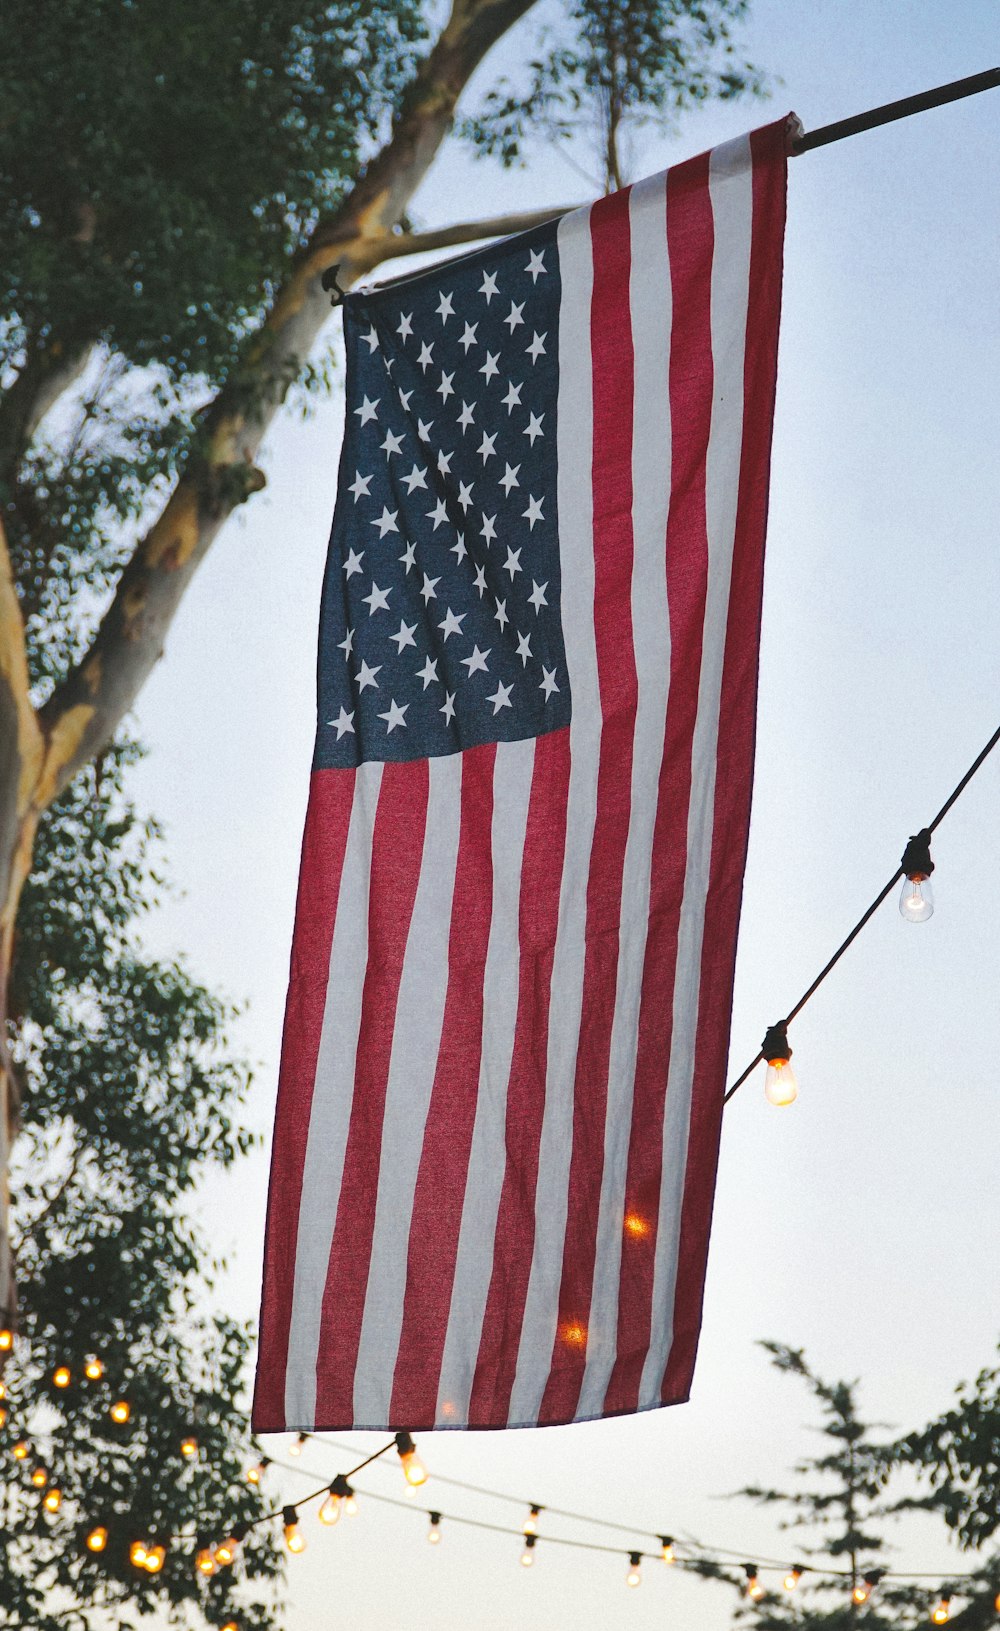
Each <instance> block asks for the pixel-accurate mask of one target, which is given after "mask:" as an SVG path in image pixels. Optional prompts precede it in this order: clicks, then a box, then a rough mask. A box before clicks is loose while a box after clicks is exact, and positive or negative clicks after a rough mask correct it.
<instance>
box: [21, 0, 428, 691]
mask: <svg viewBox="0 0 1000 1631" xmlns="http://www.w3.org/2000/svg"><path fill="white" fill-rule="evenodd" d="M423 34H424V27H423V22H422V17H421V7H420V4H419V0H336V3H335V4H331V3H330V0H267V3H266V4H256V3H255V4H246V3H245V0H213V3H212V4H211V5H205V4H203V3H202V0H171V4H170V5H169V6H164V5H163V4H160V3H158V0H59V3H58V4H57V3H55V0H41V3H38V0H10V3H9V4H8V5H7V6H6V7H5V9H4V39H5V50H4V53H3V57H2V60H0V101H2V104H3V107H4V116H3V119H2V120H0V235H2V237H3V242H4V256H3V272H2V274H0V280H2V281H0V300H2V303H3V304H2V310H3V312H4V313H5V314H6V315H5V317H4V320H3V321H2V323H0V391H2V396H0V506H2V511H3V516H4V520H5V523H6V528H7V532H8V536H9V540H10V546H11V552H12V557H13V562H14V569H15V578H16V581H17V583H18V586H19V592H20V594H21V596H22V603H23V606H24V609H25V612H26V614H27V615H28V620H29V629H28V632H29V645H30V652H31V658H32V667H33V674H34V678H35V681H36V685H37V686H38V694H39V696H44V694H45V693H46V691H47V690H48V689H50V687H51V685H52V683H53V682H54V681H55V680H56V679H58V678H59V677H61V674H62V673H63V672H64V671H65V670H66V668H67V667H68V665H69V664H70V663H71V662H72V661H73V660H74V658H75V657H76V656H78V655H79V652H80V649H81V642H82V641H84V640H85V639H86V638H87V637H88V634H89V632H90V630H91V628H92V625H93V617H94V614H95V611H96V608H97V607H98V606H99V604H100V601H101V597H102V596H103V594H104V593H105V591H106V590H107V588H108V586H109V584H110V583H111V581H112V580H113V579H114V577H115V576H116V575H117V573H118V571H119V570H120V567H121V566H122V564H123V562H124V561H125V559H127V557H128V554H129V553H130V551H131V548H132V545H133V544H134V541H135V536H136V534H137V530H138V527H139V523H140V522H141V521H142V519H143V518H144V517H145V518H147V519H148V518H149V515H150V512H151V510H153V509H155V508H157V507H158V506H159V504H160V503H162V500H163V497H164V496H165V493H166V491H167V489H168V487H169V485H170V484H171V483H172V481H173V479H174V477H175V476H176V474H177V472H178V470H179V469H180V467H181V465H182V464H183V463H184V461H185V458H186V457H187V455H188V453H189V451H190V449H191V446H192V442H193V438H194V436H195V434H196V431H197V428H198V426H199V423H200V410H201V409H202V408H203V406H204V405H205V403H206V402H207V401H208V400H210V398H211V397H212V395H213V394H214V392H215V391H216V390H217V389H218V387H219V386H220V385H221V384H222V383H223V382H224V380H225V379H226V378H227V376H228V375H229V373H230V372H231V370H232V368H233V366H234V364H235V361H236V359H237V356H238V354H239V351H240V348H241V346H242V345H244V344H245V342H246V339H247V336H248V335H250V334H252V333H253V331H254V330H255V329H256V328H257V327H258V326H259V324H260V321H261V318H262V316H263V314H264V312H265V310H266V308H267V306H268V304H269V303H270V301H271V299H272V297H273V293H274V290H275V287H276V285H277V284H278V282H280V280H281V278H282V276H283V274H284V272H285V269H286V268H287V265H288V262H289V259H290V257H291V255H292V254H293V253H294V252H295V250H296V249H297V248H298V247H299V246H300V245H301V244H302V242H303V240H304V238H305V237H306V236H307V235H308V233H309V231H310V230H311V228H312V226H313V225H314V224H315V221H316V219H317V217H318V216H319V214H320V212H323V211H329V210H331V209H332V208H334V207H335V206H336V204H337V203H338V201H339V200H340V199H341V198H342V197H343V195H344V193H345V192H346V190H347V189H348V188H349V186H350V184H351V183H352V181H353V180H354V178H355V177H356V175H357V173H358V170H359V168H360V166H361V164H362V162H363V159H364V156H365V154H366V153H367V152H369V151H370V150H371V149H372V148H373V146H374V144H375V143H376V141H377V140H378V138H379V136H380V135H384V133H385V130H386V128H387V125H388V122H389V120H390V118H391V115H392V112H393V110H394V109H395V107H396V106H397V104H398V102H399V100H400V98H401V95H402V90H403V87H404V85H405V84H406V83H407V81H408V79H409V77H410V75H411V73H412V68H413V63H414V58H415V53H416V50H417V47H418V45H419V43H420V42H421V40H422V38H423ZM302 360H303V363H304V362H305V359H302ZM81 369H82V378H81V381H80V388H79V391H78V393H77V400H75V401H74V403H73V405H72V407H71V408H69V409H67V410H66V411H65V412H61V413H60V415H58V416H54V417H55V422H54V423H53V422H51V421H50V422H49V423H47V424H46V426H45V433H44V435H42V436H41V437H35V436H34V434H33V433H34V431H35V429H36V426H35V424H34V422H33V417H32V416H33V413H34V412H35V410H36V407H37V404H38V403H39V401H42V402H44V401H46V400H47V397H46V392H47V391H48V392H49V393H50V394H51V395H54V394H55V393H56V391H57V389H58V387H59V385H60V384H61V383H63V382H65V380H66V379H67V378H69V379H72V377H73V375H74V374H75V373H77V372H79V371H80V370H81ZM74 607H75V608H76V610H77V612H78V613H79V611H80V610H81V608H82V607H87V608H88V609H89V611H90V614H91V615H90V617H81V616H79V615H76V616H73V615H71V611H72V608H74Z"/></svg>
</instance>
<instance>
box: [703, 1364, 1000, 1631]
mask: <svg viewBox="0 0 1000 1631" xmlns="http://www.w3.org/2000/svg"><path fill="white" fill-rule="evenodd" d="M762 1346H763V1347H764V1348H765V1349H766V1350H767V1352H768V1353H769V1354H770V1355H771V1358H772V1360H773V1362H774V1364H775V1365H776V1366H777V1368H778V1370H780V1371H783V1372H785V1373H786V1374H787V1375H790V1376H795V1377H798V1378H799V1380H800V1381H802V1382H803V1383H804V1384H805V1386H806V1387H807V1388H808V1390H809V1392H810V1394H811V1395H812V1397H813V1399H814V1401H815V1402H816V1404H817V1405H818V1406H819V1410H820V1414H821V1417H822V1428H821V1431H822V1434H823V1437H824V1440H825V1441H826V1444H825V1452H824V1453H822V1454H820V1455H817V1456H812V1457H810V1458H809V1459H808V1460H806V1461H804V1462H801V1463H800V1464H799V1465H798V1466H797V1467H796V1468H795V1471H796V1473H797V1474H798V1476H799V1479H800V1480H809V1482H808V1483H805V1484H799V1485H797V1486H796V1487H795V1488H794V1489H791V1490H777V1489H769V1488H768V1489H762V1488H757V1487H751V1488H748V1489H743V1490H741V1491H740V1492H739V1493H740V1494H741V1495H744V1496H748V1497H749V1498H750V1499H751V1500H753V1501H757V1502H759V1503H760V1504H762V1505H765V1506H768V1507H775V1508H779V1509H781V1508H783V1509H784V1510H785V1511H786V1512H787V1513H788V1514H789V1516H788V1517H787V1518H786V1519H785V1520H784V1521H783V1522H782V1524H781V1527H782V1529H784V1530H786V1531H788V1532H789V1533H790V1534H791V1535H792V1536H793V1537H794V1539H793V1542H792V1545H791V1546H790V1548H789V1557H788V1563H787V1569H788V1572H787V1574H786V1575H785V1577H784V1582H783V1584H782V1585H780V1586H779V1585H778V1584H777V1582H773V1583H772V1582H771V1581H769V1580H766V1579H765V1578H763V1577H757V1579H756V1582H755V1581H754V1578H753V1576H752V1575H748V1574H747V1573H746V1572H745V1571H743V1570H734V1569H733V1568H732V1566H731V1565H725V1564H719V1563H714V1562H711V1561H709V1562H704V1563H698V1564H695V1565H693V1566H694V1567H695V1568H696V1569H697V1570H698V1572H699V1573H701V1574H702V1575H704V1576H705V1577H706V1578H709V1579H715V1580H725V1581H727V1582H728V1583H729V1584H730V1586H732V1587H733V1588H735V1590H736V1591H737V1592H738V1593H739V1601H738V1605H737V1608H736V1612H735V1616H734V1618H735V1620H736V1621H737V1622H740V1623H746V1622H750V1623H751V1624H752V1625H753V1626H754V1627H756V1628H757V1631H790V1628H792V1627H795V1628H797V1631H910V1628H911V1627H916V1626H918V1625H921V1624H923V1625H926V1624H927V1623H928V1619H929V1607H930V1605H929V1604H928V1590H929V1589H930V1588H929V1586H927V1585H926V1584H923V1583H921V1582H919V1581H915V1580H914V1581H907V1580H905V1579H899V1578H894V1577H893V1574H892V1560H891V1557H890V1556H889V1555H888V1542H887V1541H886V1538H885V1524H886V1521H887V1520H888V1519H891V1518H894V1517H898V1516H899V1515H900V1514H901V1513H903V1512H906V1511H910V1510H913V1509H914V1508H915V1507H923V1508H925V1509H935V1503H934V1502H933V1501H931V1502H926V1501H918V1500H914V1498H913V1497H912V1496H902V1497H898V1498H897V1497H896V1496H894V1495H891V1494H890V1490H889V1486H890V1483H891V1480H892V1478H893V1476H894V1475H895V1474H896V1473H898V1472H899V1471H900V1469H901V1468H903V1467H905V1466H907V1465H911V1466H912V1465H918V1466H925V1465H927V1461H925V1459H924V1458H925V1457H927V1458H932V1457H933V1453H934V1452H933V1446H935V1445H937V1444H939V1443H940V1442H941V1439H940V1432H941V1424H940V1423H938V1424H932V1426H931V1427H929V1428H928V1429H927V1430H926V1432H925V1433H922V1434H914V1435H911V1436H910V1437H909V1438H907V1439H903V1440H898V1441H893V1440H890V1439H887V1438H881V1437H879V1436H878V1435H877V1432H876V1428H875V1426H874V1425H873V1424H872V1423H869V1422H866V1421H864V1420H863V1419H862V1417H861V1416H860V1415H859V1413H858V1407H857V1399H856V1394H857V1383H855V1382H826V1381H824V1380H823V1379H822V1378H821V1377H819V1376H818V1375H817V1374H816V1373H815V1371H813V1370H812V1369H811V1368H810V1366H809V1365H808V1364H807V1363H806V1360H805V1357H804V1355H803V1353H802V1351H801V1350H800V1349H796V1348H787V1347H783V1346H782V1345H780V1344H779V1343H774V1342H765V1343H763V1344H762ZM986 1374H987V1373H984V1375H986ZM993 1380H994V1383H995V1380H996V1378H995V1375H994V1378H993ZM982 1381H983V1378H982V1377H981V1378H980V1383H982ZM985 1396H986V1395H981V1397H985ZM964 1403H965V1404H966V1405H969V1404H971V1403H972V1401H970V1400H969V1399H968V1398H965V1400H964ZM973 1408H974V1407H973ZM992 1408H993V1415H992V1433H993V1443H994V1446H995V1445H996V1442H997V1435H998V1416H997V1413H996V1397H995V1393H994V1396H993V1407H992ZM946 1419H947V1418H942V1420H943V1421H944V1420H946ZM944 1431H945V1432H946V1433H948V1432H953V1429H952V1428H947V1429H944ZM960 1476H961V1475H960ZM987 1489H988V1485H985V1484H984V1487H983V1494H984V1495H986V1493H987ZM936 1509H937V1510H942V1509H943V1510H944V1511H945V1512H946V1515H948V1517H949V1522H950V1523H951V1525H952V1527H953V1528H955V1529H957V1530H958V1531H959V1533H960V1534H961V1535H963V1536H964V1538H965V1542H966V1544H973V1543H974V1538H975V1540H982V1539H985V1538H986V1535H987V1529H986V1528H985V1527H982V1526H980V1527H976V1526H975V1525H973V1526H972V1527H971V1528H970V1527H969V1526H968V1519H969V1507H968V1505H967V1504H965V1503H963V1501H962V1500H961V1499H960V1498H958V1497H957V1489H956V1486H955V1485H954V1484H953V1485H952V1488H951V1499H950V1502H940V1503H937V1504H936ZM960 1514H961V1515H960ZM997 1523H1000V1517H998V1516H997V1515H996V1513H995V1512H994V1517H993V1525H992V1528H991V1529H989V1531H988V1532H989V1533H992V1530H993V1529H995V1527H996V1525H997ZM750 1567H751V1568H752V1567H753V1565H750ZM751 1585H753V1587H754V1595H753V1596H751V1595H750V1593H749V1591H748V1587H749V1586H751ZM998 1588H1000V1554H998V1555H995V1556H992V1557H987V1558H986V1559H984V1560H983V1562H982V1564H981V1565H980V1566H979V1568H977V1569H976V1570H975V1571H974V1573H972V1574H971V1575H969V1576H966V1577H965V1578H960V1579H956V1580H955V1581H953V1582H949V1581H945V1582H943V1583H941V1589H942V1592H943V1593H944V1594H947V1595H948V1596H949V1597H951V1596H959V1595H960V1596H961V1598H962V1601H963V1605H964V1606H963V1607H962V1608H961V1610H960V1612H958V1613H957V1614H954V1615H953V1616H952V1617H951V1620H950V1622H949V1623H950V1624H951V1625H952V1626H953V1627H958V1628H960V1631H979V1628H980V1627H984V1626H988V1625H992V1624H994V1623H995V1620H996V1608H995V1606H994V1603H995V1599H996V1596H997V1591H998Z"/></svg>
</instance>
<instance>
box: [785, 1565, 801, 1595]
mask: <svg viewBox="0 0 1000 1631" xmlns="http://www.w3.org/2000/svg"><path fill="white" fill-rule="evenodd" d="M801 1579H802V1570H801V1569H800V1568H799V1566H798V1564H797V1563H796V1564H795V1565H794V1566H793V1567H792V1568H790V1569H789V1571H788V1573H787V1574H786V1575H785V1578H784V1580H783V1581H782V1582H781V1584H782V1585H783V1586H784V1588H785V1590H786V1591H794V1590H795V1588H796V1586H797V1585H798V1583H799V1581H800V1580H801Z"/></svg>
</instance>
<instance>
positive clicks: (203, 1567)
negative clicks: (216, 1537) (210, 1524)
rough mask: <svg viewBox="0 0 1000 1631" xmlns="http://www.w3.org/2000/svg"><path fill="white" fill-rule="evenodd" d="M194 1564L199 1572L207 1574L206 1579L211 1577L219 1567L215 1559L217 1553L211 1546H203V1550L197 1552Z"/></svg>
mask: <svg viewBox="0 0 1000 1631" xmlns="http://www.w3.org/2000/svg"><path fill="white" fill-rule="evenodd" d="M194 1566H195V1568H196V1569H197V1571H198V1573H199V1574H203V1575H204V1576H205V1579H206V1580H210V1579H211V1577H212V1575H213V1574H214V1573H215V1572H216V1570H217V1569H218V1567H219V1565H218V1564H217V1563H216V1561H215V1553H214V1552H213V1550H212V1548H211V1546H203V1547H202V1549H201V1551H200V1552H197V1553H196V1554H195V1560H194Z"/></svg>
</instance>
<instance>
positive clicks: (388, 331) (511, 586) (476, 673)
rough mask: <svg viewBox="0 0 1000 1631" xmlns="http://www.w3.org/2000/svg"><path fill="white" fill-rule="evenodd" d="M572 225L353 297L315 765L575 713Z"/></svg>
mask: <svg viewBox="0 0 1000 1631" xmlns="http://www.w3.org/2000/svg"><path fill="white" fill-rule="evenodd" d="M555 235H556V225H555V223H553V224H552V225H551V226H546V227H542V228H540V229H538V230H537V231H535V232H532V233H528V234H525V235H523V236H521V237H518V238H514V239H509V240H507V241H506V242H504V243H501V244H498V245H493V246H492V247H491V248H489V249H487V250H483V251H481V252H479V253H476V254H474V255H469V256H466V257H464V258H463V259H461V260H460V261H457V262H456V263H455V265H454V271H453V273H452V274H451V275H449V274H448V272H447V270H446V271H445V274H444V275H442V269H441V267H440V266H437V267H434V268H433V269H432V270H431V271H429V272H427V273H417V274H416V275H415V276H413V277H409V278H404V279H402V280H400V281H399V282H397V283H395V284H392V285H391V286H389V287H387V288H385V289H384V290H379V291H375V292H373V293H369V294H350V295H348V297H347V299H346V300H345V303H344V333H345V343H346V347H347V379H348V385H347V416H346V419H347V423H346V428H345V434H344V446H343V453H342V457H341V465H340V482H339V489H338V496H337V505H336V511H335V514H334V521H333V533H332V538H331V544H330V554H329V559H328V562H327V571H326V581H325V584H324V590H323V607H322V616H321V623H320V656H319V709H320V712H319V726H318V734H317V743H316V756H315V767H316V768H317V769H320V768H342V767H346V766H350V765H358V764H361V763H362V762H363V761H365V760H412V759H419V758H431V757H436V756H438V755H441V754H449V753H457V752H460V751H461V750H463V749H465V748H469V747H474V746H476V745H478V744H481V743H485V742H511V741H520V740H523V739H524V738H527V737H534V736H540V735H542V734H544V733H546V732H548V731H553V730H558V729H560V728H561V727H563V726H565V725H568V724H569V720H570V689H569V681H568V677H567V673H566V659H565V652H564V649H563V635H562V629H561V626H560V619H559V588H560V575H559V546H558V529H557V513H556V397H557V391H558V354H559V350H558V326H559V299H560V288H559V269H558V258H557V254H556V249H555Z"/></svg>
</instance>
